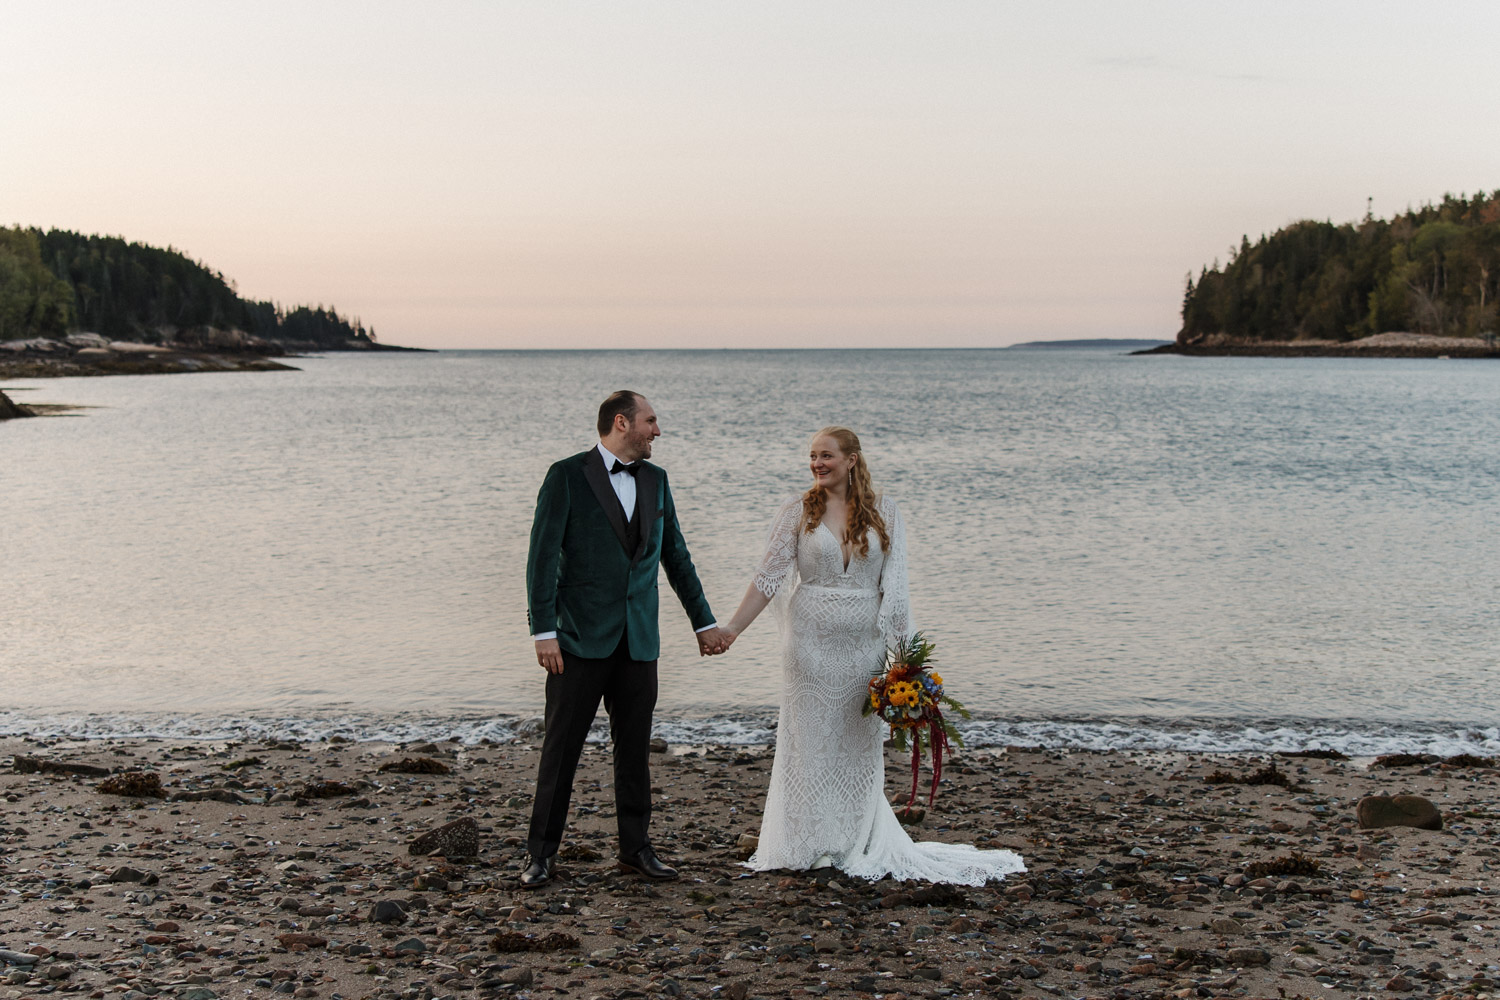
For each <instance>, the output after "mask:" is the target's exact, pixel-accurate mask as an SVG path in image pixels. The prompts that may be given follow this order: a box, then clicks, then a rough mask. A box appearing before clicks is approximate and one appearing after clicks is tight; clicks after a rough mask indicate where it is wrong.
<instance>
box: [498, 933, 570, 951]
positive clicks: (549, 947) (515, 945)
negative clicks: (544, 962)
mask: <svg viewBox="0 0 1500 1000" xmlns="http://www.w3.org/2000/svg"><path fill="white" fill-rule="evenodd" d="M577 947H578V939H577V938H576V937H574V936H573V935H571V934H563V933H562V932H560V931H553V932H552V933H551V934H548V935H545V936H543V937H539V938H537V937H528V936H527V935H525V934H517V933H516V932H515V931H501V932H500V933H499V934H496V935H495V936H494V938H493V939H491V941H490V950H492V951H498V952H502V953H505V954H515V953H517V952H523V951H572V950H573V949H575V948H577Z"/></svg>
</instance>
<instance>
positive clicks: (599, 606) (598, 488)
mask: <svg viewBox="0 0 1500 1000" xmlns="http://www.w3.org/2000/svg"><path fill="white" fill-rule="evenodd" d="M635 484H636V485H635V495H636V506H635V514H634V517H635V518H636V519H637V522H636V523H637V524H638V525H639V527H640V530H639V538H640V540H639V543H638V544H637V546H636V548H635V551H633V552H627V551H626V544H625V539H626V538H627V527H626V524H625V519H624V516H623V512H622V510H621V508H620V501H619V499H618V497H617V495H616V494H615V491H614V488H613V487H611V486H610V484H609V473H608V472H607V471H606V470H605V468H604V459H603V457H602V456H601V455H600V454H599V449H598V448H590V449H589V450H588V451H585V452H582V453H580V454H577V455H573V456H572V457H570V458H565V459H563V460H562V461H560V462H556V463H554V464H553V466H552V468H550V469H548V470H547V478H546V479H545V480H543V482H542V488H541V491H540V492H539V493H538V494H537V499H536V517H535V519H534V520H533V521H532V524H531V551H530V553H529V555H528V556H527V558H526V602H527V620H528V621H529V622H530V624H531V634H532V635H536V634H537V633H539V632H553V631H555V632H556V633H557V639H558V643H559V644H560V645H561V646H562V648H563V649H564V650H566V651H567V652H569V653H571V654H573V655H574V656H581V657H586V658H589V659H603V658H605V657H607V656H609V655H610V654H611V653H613V652H614V651H615V648H616V647H617V646H618V645H619V644H620V636H621V634H622V633H623V634H624V635H626V636H627V637H628V638H629V644H630V645H629V648H630V658H631V659H633V660H654V659H656V658H657V656H658V655H659V653H660V650H661V637H660V634H659V633H658V631H657V612H658V605H659V596H658V592H657V586H658V585H657V576H658V573H657V567H658V566H660V567H661V568H662V569H665V570H666V571H667V582H668V583H670V584H671V585H672V589H673V590H674V591H676V592H677V599H678V600H679V601H681V602H682V606H683V608H684V609H685V610H686V611H687V615H688V618H689V619H690V620H691V621H692V623H693V628H694V629H700V628H706V627H707V626H709V625H712V624H713V622H714V616H713V612H712V611H710V610H709V607H708V601H707V599H706V598H704V596H703V585H702V584H700V583H699V582H698V573H697V571H696V570H694V569H693V560H692V559H691V558H690V557H689V556H688V550H687V543H686V542H685V541H684V540H683V537H682V529H681V528H680V527H679V526H678V524H677V508H676V506H675V505H674V504H673V502H672V491H671V489H670V488H669V487H668V486H667V472H666V470H665V469H663V468H661V467H660V466H657V465H652V464H651V463H649V462H642V463H641V467H640V471H639V472H638V473H636V477H635Z"/></svg>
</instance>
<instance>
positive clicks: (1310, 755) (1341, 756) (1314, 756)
mask: <svg viewBox="0 0 1500 1000" xmlns="http://www.w3.org/2000/svg"><path fill="white" fill-rule="evenodd" d="M1278 753H1280V754H1281V756H1283V757H1305V758H1307V759H1308V760H1348V759H1349V755H1348V754H1346V753H1340V752H1339V751H1338V750H1280V751H1278Z"/></svg>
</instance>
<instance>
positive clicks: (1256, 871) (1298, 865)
mask: <svg viewBox="0 0 1500 1000" xmlns="http://www.w3.org/2000/svg"><path fill="white" fill-rule="evenodd" d="M1322 874H1323V863H1322V862H1320V861H1319V860H1318V859H1317V858H1310V857H1308V856H1307V855H1305V854H1299V853H1297V852H1296V851H1293V852H1292V853H1291V854H1288V855H1285V856H1284V857H1280V858H1273V859H1272V860H1270V861H1255V862H1252V863H1251V864H1248V865H1246V866H1245V877H1246V878H1252V879H1254V878H1266V877H1268V876H1271V875H1303V876H1317V875H1322Z"/></svg>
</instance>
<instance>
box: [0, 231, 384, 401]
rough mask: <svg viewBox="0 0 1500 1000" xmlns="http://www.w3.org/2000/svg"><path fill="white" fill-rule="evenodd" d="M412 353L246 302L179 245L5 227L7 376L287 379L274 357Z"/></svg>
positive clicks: (337, 324)
mask: <svg viewBox="0 0 1500 1000" xmlns="http://www.w3.org/2000/svg"><path fill="white" fill-rule="evenodd" d="M405 350H413V348H403V347H393V346H391V345H388V344H381V343H379V342H378V341H377V340H376V339H375V331H374V330H373V329H370V328H367V327H365V325H364V324H363V323H361V322H360V321H359V320H358V319H357V318H350V317H345V316H341V315H340V314H339V312H338V310H336V309H333V308H331V307H327V308H325V307H324V306H321V305H319V306H296V307H294V308H291V309H288V308H285V307H283V306H282V305H280V304H279V303H275V302H261V301H253V300H250V299H244V298H241V297H240V295H239V293H238V291H237V290H236V289H235V287H234V285H233V283H232V282H230V281H229V280H227V279H226V278H225V277H224V275H222V274H220V273H219V272H218V271H215V270H213V269H211V268H209V267H208V266H207V265H205V264H203V263H201V262H199V261H195V260H193V259H191V258H190V257H188V256H186V255H185V254H183V253H181V252H179V251H177V250H175V249H172V248H170V247H168V248H167V249H165V250H163V249H161V248H160V247H153V246H149V245H147V244H144V243H130V242H127V241H125V240H124V239H121V238H119V237H116V236H84V235H81V234H79V233H74V232H69V231H67V230H62V229H49V230H47V231H45V232H44V231H42V230H40V229H23V228H21V227H19V226H13V227H0V377H9V378H46V377H53V376H77V375H128V374H164V373H173V372H194V371H261V370H268V369H283V370H286V369H290V368H291V366H290V365H286V364H283V363H281V362H279V361H275V360H272V359H273V358H278V357H285V356H287V355H293V354H308V353H322V352H326V351H405Z"/></svg>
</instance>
